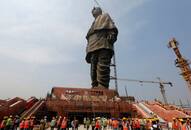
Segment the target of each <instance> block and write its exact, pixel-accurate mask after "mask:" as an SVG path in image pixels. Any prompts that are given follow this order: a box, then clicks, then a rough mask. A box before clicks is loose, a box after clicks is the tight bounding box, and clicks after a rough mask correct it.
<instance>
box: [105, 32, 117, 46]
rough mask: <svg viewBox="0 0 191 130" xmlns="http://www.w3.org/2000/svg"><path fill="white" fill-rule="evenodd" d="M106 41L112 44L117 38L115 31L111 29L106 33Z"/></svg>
mask: <svg viewBox="0 0 191 130" xmlns="http://www.w3.org/2000/svg"><path fill="white" fill-rule="evenodd" d="M107 39H108V42H109V43H111V44H113V43H114V42H115V41H116V40H117V35H116V33H115V32H113V31H111V32H109V33H108V35H107Z"/></svg>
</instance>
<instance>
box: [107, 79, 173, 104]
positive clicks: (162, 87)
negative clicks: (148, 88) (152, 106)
mask: <svg viewBox="0 0 191 130" xmlns="http://www.w3.org/2000/svg"><path fill="white" fill-rule="evenodd" d="M114 78H115V77H111V79H114ZM157 79H158V80H159V81H148V80H137V79H126V78H117V79H116V80H120V81H127V82H138V83H141V84H142V83H152V84H159V86H160V91H161V94H162V97H163V100H164V103H165V104H168V101H167V97H166V92H165V89H164V85H169V86H170V87H173V84H172V83H171V82H165V81H161V80H160V78H157Z"/></svg>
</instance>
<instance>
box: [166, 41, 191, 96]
mask: <svg viewBox="0 0 191 130" xmlns="http://www.w3.org/2000/svg"><path fill="white" fill-rule="evenodd" d="M178 45H179V43H178V41H176V39H175V38H173V39H172V40H170V41H169V45H168V47H169V48H172V49H173V51H174V52H175V54H176V57H177V59H176V60H175V65H176V67H178V68H180V70H181V73H180V75H182V76H183V78H184V80H185V81H186V82H187V85H188V89H189V91H190V92H191V69H190V65H189V63H188V60H186V59H184V58H183V56H182V55H181V53H180V51H179V48H178Z"/></svg>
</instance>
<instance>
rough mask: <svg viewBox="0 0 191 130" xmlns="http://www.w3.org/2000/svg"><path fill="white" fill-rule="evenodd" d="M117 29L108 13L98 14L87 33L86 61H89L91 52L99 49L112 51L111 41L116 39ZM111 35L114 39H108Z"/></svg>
mask: <svg viewBox="0 0 191 130" xmlns="http://www.w3.org/2000/svg"><path fill="white" fill-rule="evenodd" d="M117 34H118V30H117V28H116V26H115V24H114V22H113V21H112V19H111V17H110V16H109V14H107V13H105V14H102V15H99V16H98V17H97V18H96V19H95V21H94V22H93V24H92V26H91V28H90V29H89V31H88V33H87V36H86V38H87V41H88V45H87V48H86V53H87V55H86V61H87V62H88V63H90V57H91V53H92V52H94V51H96V50H100V49H109V50H111V52H112V53H113V43H114V42H115V41H116V40H117ZM110 35H112V37H113V38H114V40H110V39H109V36H110Z"/></svg>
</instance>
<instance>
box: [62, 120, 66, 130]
mask: <svg viewBox="0 0 191 130" xmlns="http://www.w3.org/2000/svg"><path fill="white" fill-rule="evenodd" d="M66 128H67V119H66V117H64V118H63V120H62V123H61V130H66Z"/></svg>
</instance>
